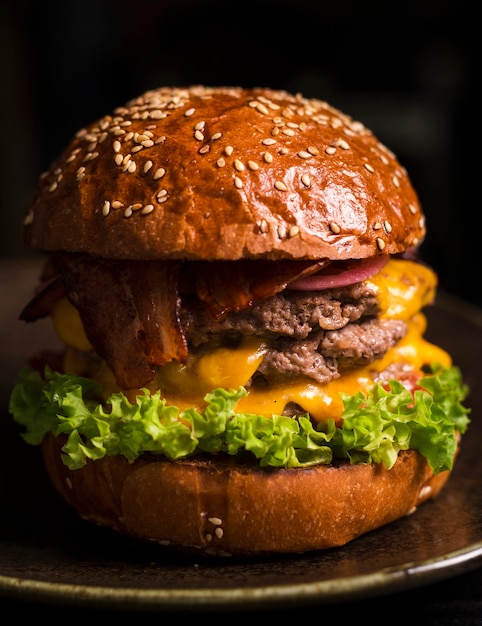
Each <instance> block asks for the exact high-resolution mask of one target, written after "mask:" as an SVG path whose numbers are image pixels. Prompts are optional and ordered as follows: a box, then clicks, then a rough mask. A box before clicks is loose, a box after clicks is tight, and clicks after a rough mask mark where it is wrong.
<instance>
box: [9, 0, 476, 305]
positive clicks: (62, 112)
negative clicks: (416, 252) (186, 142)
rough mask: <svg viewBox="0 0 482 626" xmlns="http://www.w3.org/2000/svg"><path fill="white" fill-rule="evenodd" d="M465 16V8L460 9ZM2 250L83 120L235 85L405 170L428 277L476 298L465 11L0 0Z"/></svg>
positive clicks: (18, 250)
mask: <svg viewBox="0 0 482 626" xmlns="http://www.w3.org/2000/svg"><path fill="white" fill-rule="evenodd" d="M474 11H475V9H474ZM0 17H1V20H0V28H1V31H0V67H1V69H2V83H1V85H2V96H1V97H0V106H1V108H0V115H1V117H0V120H1V122H0V123H1V128H2V138H1V139H2V141H1V154H2V157H1V163H0V165H1V167H0V203H1V204H0V211H1V218H2V219H1V222H0V224H1V227H0V228H1V231H0V251H1V252H0V256H3V257H13V256H19V255H22V254H26V253H28V251H27V250H25V249H24V247H23V246H22V244H21V241H20V224H21V220H22V216H23V212H24V210H25V207H26V204H27V202H28V200H29V198H30V196H31V194H32V192H33V187H34V185H35V182H36V180H37V177H38V176H39V174H40V173H41V172H42V171H43V170H45V169H46V168H47V167H48V165H49V163H50V161H51V160H52V159H53V158H54V156H56V154H57V153H58V152H59V151H60V150H61V149H63V148H64V146H65V145H66V143H67V142H68V141H69V140H70V139H71V137H72V135H73V134H74V133H75V132H76V131H77V130H78V129H79V128H81V127H82V126H83V125H85V124H87V123H89V122H91V121H93V120H95V119H96V118H98V117H100V116H102V115H104V114H105V113H108V112H110V111H111V110H112V109H113V108H114V107H116V106H117V105H120V104H123V103H124V102H125V101H127V100H128V99H130V98H132V97H135V96H137V95H139V94H140V93H142V92H143V91H145V90H147V89H150V88H153V87H158V86H163V85H180V86H181V85H188V84H195V83H196V84H199V83H203V84H208V85H241V86H248V87H249V86H265V87H273V88H283V89H287V90H289V91H295V92H297V91H300V92H302V93H303V95H305V96H307V97H318V98H321V99H324V100H328V101H329V102H331V104H333V105H335V106H337V107H339V108H341V109H342V110H343V111H345V112H346V113H349V114H350V115H352V116H353V117H354V118H356V119H359V120H360V121H362V122H364V123H365V124H366V125H367V126H368V127H370V128H371V129H372V130H373V131H374V132H375V134H376V135H377V136H378V138H379V139H380V140H381V141H382V142H384V143H385V144H386V145H387V146H388V147H390V148H391V149H392V150H393V151H394V152H395V153H396V154H397V156H398V158H399V160H400V161H401V162H402V164H403V165H405V167H406V168H407V169H408V171H409V174H410V176H411V178H412V181H413V183H414V185H415V187H416V188H417V190H418V193H419V196H420V199H421V201H422V204H423V207H424V209H425V212H426V215H427V223H428V229H429V230H428V236H427V238H426V240H425V243H424V244H423V247H422V256H423V258H424V259H425V260H426V261H427V262H428V263H429V264H431V265H432V266H433V267H434V268H435V269H436V271H437V272H438V274H439V279H440V286H441V287H442V288H443V289H444V290H446V291H448V292H449V293H452V294H454V295H457V296H460V297H462V298H465V299H467V300H469V301H471V302H472V303H474V304H478V305H482V296H481V293H480V288H479V285H480V280H479V279H478V278H477V270H478V265H479V264H478V259H477V256H476V255H477V253H478V248H479V245H480V244H479V238H480V235H479V233H480V223H481V219H480V213H481V206H480V200H479V195H478V189H479V184H478V179H479V176H480V175H481V174H480V169H481V168H480V165H479V163H480V156H479V155H480V148H478V143H479V134H480V133H479V127H480V122H479V121H478V114H479V105H478V102H479V101H478V99H476V98H475V88H476V82H477V78H478V67H477V60H478V48H479V40H480V37H481V34H480V32H477V30H478V29H477V24H478V20H477V19H476V17H475V15H474V14H472V13H471V12H470V10H469V9H468V8H467V7H466V6H465V3H464V2H460V1H459V2H455V1H450V0H447V1H444V0H431V1H429V0H422V1H413V2H410V1H407V2H396V1H385V2H375V3H371V2H370V1H368V0H364V1H358V2H349V1H346V0H332V1H331V2H325V1H324V0H320V1H318V2H317V1H316V0H255V1H253V0H244V1H241V0H237V1H231V0H212V1H209V0H204V1H202V0H197V1H196V0H164V1H162V0H158V1H155V0H131V1H129V2H122V1H121V2H116V1H115V0H82V1H81V0H78V1H70V0H52V1H50V2H42V1H41V0H30V1H29V0H6V1H5V0H4V2H3V3H1V6H0Z"/></svg>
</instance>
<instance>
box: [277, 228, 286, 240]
mask: <svg viewBox="0 0 482 626" xmlns="http://www.w3.org/2000/svg"><path fill="white" fill-rule="evenodd" d="M278 237H279V238H280V239H285V238H286V226H285V225H284V224H279V226H278Z"/></svg>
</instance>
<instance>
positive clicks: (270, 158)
mask: <svg viewBox="0 0 482 626" xmlns="http://www.w3.org/2000/svg"><path fill="white" fill-rule="evenodd" d="M263 159H264V160H265V161H266V163H272V162H273V155H272V154H271V152H265V153H264V154H263Z"/></svg>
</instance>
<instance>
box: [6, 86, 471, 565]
mask: <svg viewBox="0 0 482 626" xmlns="http://www.w3.org/2000/svg"><path fill="white" fill-rule="evenodd" d="M22 228H23V237H24V241H25V243H26V244H27V245H28V246H30V247H31V248H32V249H35V250H37V251H41V252H42V254H44V255H45V264H44V265H43V269H42V273H41V276H39V283H38V285H37V286H36V288H35V291H34V290H33V297H32V299H31V301H30V302H27V303H25V307H24V309H23V310H22V311H21V312H20V314H19V316H20V319H21V320H24V321H25V322H34V321H35V320H38V319H41V318H46V317H50V318H51V320H52V324H53V327H54V329H55V330H56V332H57V334H58V336H59V338H60V340H61V345H62V349H61V350H60V351H59V350H57V351H49V350H48V349H46V350H45V352H43V353H41V354H35V355H32V359H31V361H30V362H29V363H28V364H26V366H25V368H24V369H23V370H22V372H20V373H19V377H18V381H17V382H16V384H15V387H14V389H13V390H12V394H11V399H10V412H11V413H12V415H13V418H14V420H15V421H16V422H17V423H18V424H19V425H20V427H21V435H22V436H23V438H24V439H25V441H26V442H28V443H29V444H33V445H39V446H41V450H42V455H43V460H44V462H45V468H46V472H47V474H48V476H49V478H50V480H51V481H52V484H53V486H54V487H55V489H56V490H57V491H58V492H59V494H61V496H62V497H63V498H64V499H65V501H66V502H67V503H68V504H69V505H71V506H72V507H73V508H74V510H75V511H76V512H77V513H78V514H79V516H81V517H82V518H83V519H84V520H87V522H86V523H93V524H97V525H99V526H101V527H107V528H109V529H112V530H113V531H116V532H117V533H120V534H121V535H125V536H127V537H129V538H131V539H132V538H134V539H135V540H137V539H138V540H139V541H147V542H149V541H152V542H155V543H157V544H159V545H161V546H167V547H169V548H170V549H171V550H176V551H187V552H195V553H197V554H203V555H207V556H228V555H232V556H253V555H260V554H283V553H284V554H287V553H303V552H309V551H315V550H323V549H326V548H333V547H336V546H342V545H345V544H347V543H348V542H350V541H352V540H355V539H356V538H357V537H359V536H361V535H363V534H365V533H368V532H370V531H374V530H375V529H377V528H379V527H381V526H383V525H386V524H388V523H391V522H393V521H395V520H399V519H400V518H402V517H403V516H405V515H408V514H410V513H412V512H414V511H415V510H416V509H417V507H418V506H419V505H420V504H422V503H423V502H425V501H426V500H428V499H430V498H434V497H436V496H437V495H438V494H439V492H440V490H441V489H442V488H443V486H444V485H445V483H446V481H447V479H448V478H449V476H450V474H451V472H452V469H453V465H454V462H455V459H456V456H457V453H458V451H459V448H460V443H461V437H462V435H463V434H464V433H465V432H466V430H467V427H468V424H469V417H468V414H469V409H468V408H466V407H465V406H464V400H465V398H466V396H467V393H468V389H467V387H466V385H465V384H464V382H463V379H462V374H461V371H460V369H459V368H458V367H457V366H456V365H454V364H453V363H452V359H451V357H450V355H449V354H448V353H447V352H446V351H445V350H444V349H443V348H441V347H439V346H437V345H434V344H433V343H430V342H429V341H427V340H426V339H425V338H424V334H425V330H426V317H425V315H424V313H423V309H424V307H426V306H428V305H430V304H432V303H433V301H434V298H435V295H436V289H437V276H436V274H435V273H434V271H433V270H432V269H431V268H430V267H429V266H428V265H427V264H426V263H424V262H423V261H422V260H421V258H420V254H419V249H420V246H421V244H422V241H423V239H424V237H425V232H426V230H425V228H426V227H425V219H424V214H423V212H422V208H421V206H420V202H419V199H418V196H417V194H416V192H415V190H414V188H413V187H412V184H411V182H410V179H409V177H408V174H407V172H406V170H405V169H404V167H403V166H402V165H401V164H400V163H399V162H398V160H397V158H396V157H395V155H394V154H393V153H392V152H391V151H389V150H388V149H387V148H386V147H385V146H384V145H382V144H381V143H380V142H379V141H378V140H377V138H376V137H375V136H374V135H373V134H372V132H370V130H368V129H367V128H366V127H364V126H363V124H361V123H359V122H356V121H354V120H353V119H352V118H351V117H349V116H348V115H346V114H344V113H342V112H341V111H339V110H337V109H335V108H333V107H332V106H330V105H329V104H328V103H326V102H323V101H320V100H318V99H312V98H311V99H310V98H306V97H303V96H302V95H294V94H290V93H287V92H285V91H281V90H273V89H267V88H238V87H205V86H199V85H198V86H190V87H182V88H170V87H166V88H159V89H152V90H150V91H147V92H146V93H144V94H143V95H141V96H139V97H137V98H135V99H133V100H131V101H130V102H128V103H127V104H126V105H125V106H120V107H119V108H117V109H116V110H114V111H113V112H112V113H111V114H109V115H106V116H105V117H103V118H101V119H99V120H97V121H95V122H93V123H92V124H90V125H89V126H87V127H86V128H84V129H82V130H80V131H79V132H78V133H77V134H76V136H75V137H74V138H73V139H72V141H71V143H70V144H69V145H68V146H67V148H66V149H65V151H64V152H63V153H61V154H60V156H59V157H58V158H57V159H56V160H55V161H54V162H53V163H52V165H51V167H50V169H49V170H48V171H47V172H46V173H45V174H44V175H43V176H42V177H41V179H40V181H39V184H38V187H37V189H36V191H35V193H34V196H33V199H32V201H31V204H30V206H29V207H28V210H27V212H26V216H25V220H24V225H23V227H22Z"/></svg>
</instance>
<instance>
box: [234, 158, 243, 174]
mask: <svg viewBox="0 0 482 626" xmlns="http://www.w3.org/2000/svg"><path fill="white" fill-rule="evenodd" d="M234 167H235V168H236V169H237V170H238V172H242V171H244V164H243V163H242V162H241V161H240V160H239V159H235V160H234Z"/></svg>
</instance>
